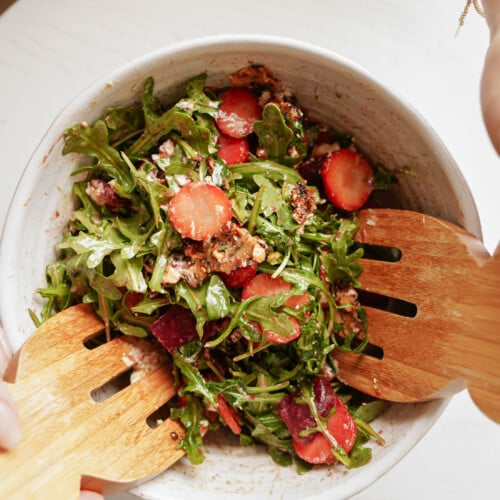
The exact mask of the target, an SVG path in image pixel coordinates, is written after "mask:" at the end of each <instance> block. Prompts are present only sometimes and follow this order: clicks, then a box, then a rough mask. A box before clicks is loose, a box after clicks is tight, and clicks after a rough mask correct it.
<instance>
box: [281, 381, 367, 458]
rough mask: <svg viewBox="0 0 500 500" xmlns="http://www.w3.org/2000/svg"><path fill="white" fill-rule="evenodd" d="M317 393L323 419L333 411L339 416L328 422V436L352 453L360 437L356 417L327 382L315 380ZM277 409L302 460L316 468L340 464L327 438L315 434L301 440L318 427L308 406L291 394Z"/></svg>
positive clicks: (315, 397)
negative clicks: (306, 431) (305, 431)
mask: <svg viewBox="0 0 500 500" xmlns="http://www.w3.org/2000/svg"><path fill="white" fill-rule="evenodd" d="M313 390H314V399H315V402H316V406H317V408H318V413H319V414H320V415H321V416H322V417H327V416H328V414H329V413H330V411H331V410H332V408H335V412H334V413H333V414H332V415H331V416H330V418H329V419H328V422H327V428H328V432H329V433H330V434H331V435H332V436H333V438H334V439H335V440H336V442H337V444H338V446H340V447H342V448H343V449H344V450H345V452H346V453H349V452H350V451H351V449H352V447H353V446H354V443H355V441H356V436H357V433H358V430H357V427H356V423H355V421H354V419H353V417H352V416H351V414H350V413H349V410H348V409H347V407H346V405H345V404H344V402H343V401H342V400H341V399H340V398H339V397H338V396H337V394H335V392H334V390H333V389H332V387H331V385H330V382H329V381H328V380H327V379H326V378H324V377H317V378H315V379H314V380H313ZM277 409H278V413H279V414H280V417H281V418H282V420H283V421H284V422H285V424H286V426H287V427H288V430H289V431H290V434H291V435H292V438H293V446H294V449H295V452H296V453H297V455H298V456H299V457H300V458H302V459H303V460H305V461H306V462H309V463H312V464H325V463H327V464H328V463H334V462H335V461H336V460H335V457H334V455H333V453H332V444H331V443H330V441H329V440H328V439H327V438H326V436H325V435H324V434H322V433H321V432H315V433H314V434H312V435H310V436H307V437H301V432H302V431H304V430H307V429H310V428H311V427H314V426H315V425H316V423H315V421H314V417H313V416H312V414H311V412H310V410H309V407H308V406H307V404H305V403H300V404H297V403H296V402H295V395H294V394H291V395H290V396H287V397H286V398H284V399H282V400H281V401H280V402H279V403H278V404H277Z"/></svg>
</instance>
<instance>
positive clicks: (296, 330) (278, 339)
mask: <svg viewBox="0 0 500 500" xmlns="http://www.w3.org/2000/svg"><path fill="white" fill-rule="evenodd" d="M273 321H274V322H275V323H276V322H277V321H278V319H277V318H273ZM288 321H290V323H292V325H293V333H292V334H291V335H290V336H289V337H284V336H283V335H279V334H278V333H276V332H275V331H274V330H271V329H269V328H266V329H265V330H264V337H265V338H266V340H267V341H268V342H270V343H271V344H288V342H291V341H292V340H295V339H298V338H299V337H300V333H301V332H300V325H299V322H298V321H297V320H296V319H295V318H294V317H293V316H288Z"/></svg>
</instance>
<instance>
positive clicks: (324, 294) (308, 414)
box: [36, 65, 394, 470]
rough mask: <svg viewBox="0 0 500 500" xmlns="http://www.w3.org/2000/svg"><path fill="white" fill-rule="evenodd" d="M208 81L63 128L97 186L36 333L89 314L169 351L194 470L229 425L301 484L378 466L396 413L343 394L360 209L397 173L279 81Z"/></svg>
mask: <svg viewBox="0 0 500 500" xmlns="http://www.w3.org/2000/svg"><path fill="white" fill-rule="evenodd" d="M206 80H207V75H205V74H202V75H198V76H195V77H193V78H192V79H190V80H189V81H188V82H187V84H186V94H185V95H184V96H183V97H182V98H181V99H180V100H178V101H177V102H175V103H174V104H173V105H172V104H167V105H165V104H164V103H162V102H160V101H159V100H158V99H157V98H156V97H155V94H154V79H153V78H148V79H147V80H146V81H145V83H144V88H143V91H142V98H141V101H140V102H138V103H133V104H131V105H129V106H119V107H112V108H108V109H107V110H106V112H105V114H104V116H103V117H102V119H100V120H97V121H95V122H94V123H92V124H89V123H87V122H80V123H77V124H75V125H73V126H71V127H69V128H68V129H67V130H66V131H65V133H64V148H63V154H77V155H85V160H84V161H80V162H79V163H80V166H79V167H78V168H77V169H76V170H75V172H74V174H84V178H83V179H82V180H79V181H77V182H75V184H74V186H73V193H74V195H75V198H77V199H78V202H79V203H78V206H77V208H76V210H74V211H73V214H72V215H71V218H70V220H69V224H68V226H67V229H66V231H65V232H64V235H63V239H62V241H61V242H60V243H59V244H58V250H59V251H60V258H59V259H58V260H57V261H55V262H54V263H52V264H50V265H49V266H48V268H47V276H48V284H47V286H46V287H44V288H42V289H41V290H40V294H41V295H42V297H44V298H46V299H47V302H46V305H45V308H44V310H43V311H42V315H41V319H40V320H38V319H37V320H36V321H37V322H38V321H43V320H44V319H46V318H47V317H49V316H50V315H51V314H52V313H53V312H54V310H55V309H56V310H61V309H63V308H66V307H68V306H71V305H73V304H75V303H79V302H86V303H91V304H93V305H94V308H95V309H96V311H97V312H98V314H99V316H100V317H101V318H102V319H103V321H104V323H105V327H106V333H107V338H110V337H111V336H112V335H114V334H116V333H119V334H124V335H131V336H135V337H147V338H151V339H152V341H155V342H157V343H158V344H159V345H160V346H161V347H162V348H164V349H165V350H166V351H168V353H169V355H170V356H171V358H172V366H173V368H174V371H175V379H176V381H177V390H178V401H177V404H174V405H172V403H169V406H170V407H171V406H173V408H171V414H172V416H173V417H174V418H178V419H179V420H180V421H181V422H182V423H183V424H184V427H185V428H186V435H185V436H184V438H183V439H182V442H181V444H180V446H181V448H182V449H184V450H185V451H186V453H187V456H188V458H189V460H190V461H191V462H192V463H200V462H202V461H203V459H204V455H203V452H202V449H203V437H202V435H203V434H204V433H205V431H206V430H207V429H217V428H218V427H219V426H223V427H227V428H228V429H229V430H230V431H231V432H232V433H233V434H235V435H236V436H238V437H239V440H240V442H241V443H242V444H243V445H245V446H248V445H250V444H253V443H259V444H263V445H265V446H266V447H267V449H268V451H269V453H270V455H271V457H272V458H273V459H274V460H275V461H276V462H278V463H280V464H289V463H290V462H291V461H292V460H294V461H295V462H296V463H297V465H298V468H299V469H300V470H303V469H305V468H306V467H307V466H309V465H311V464H331V463H335V462H341V463H342V464H343V465H344V466H346V467H349V468H352V467H357V466H359V465H364V464H365V463H367V462H369V460H370V457H371V448H369V447H365V446H364V445H365V443H366V442H367V441H369V440H370V439H372V438H373V439H375V440H376V441H378V442H379V443H383V439H382V437H381V436H380V435H379V434H377V433H376V432H375V431H374V430H373V429H372V428H371V427H370V425H369V423H368V422H369V421H371V420H372V419H373V418H374V417H376V416H377V415H378V414H379V413H380V411H381V409H382V408H383V403H382V402H380V401H372V400H371V399H369V398H368V397H364V396H363V395H362V394H360V393H357V392H356V391H354V390H353V389H352V388H350V387H347V386H345V385H344V384H342V382H340V381H339V380H338V379H337V378H336V369H335V359H334V356H333V355H334V353H335V350H336V349H342V350H347V351H349V352H360V351H361V350H362V349H363V347H364V345H366V330H367V325H366V318H365V314H364V310H363V308H362V305H361V304H360V302H359V300H358V294H357V291H356V288H355V287H356V285H357V277H358V275H359V273H360V271H361V266H360V264H359V262H358V260H359V258H360V256H361V254H362V249H356V248H355V247H354V245H353V237H354V234H355V232H356V230H357V223H356V215H355V211H356V210H358V209H360V208H362V207H363V206H364V205H365V204H366V203H367V202H368V201H369V200H373V193H374V192H376V191H377V190H378V189H384V190H385V189H388V188H389V187H390V186H391V181H392V180H393V178H394V174H393V173H389V172H387V171H386V170H385V169H384V168H383V167H381V166H378V167H377V168H375V167H373V166H371V165H370V164H369V162H368V161H367V160H366V159H365V158H364V156H363V155H362V154H361V153H360V152H358V151H357V150H356V147H355V144H354V142H353V140H352V138H350V137H346V136H341V135H339V133H338V132H336V131H335V130H333V129H331V128H328V127H326V126H324V125H320V124H317V123H315V122H314V121H312V120H310V119H309V117H308V116H307V113H306V112H305V110H303V109H302V108H301V107H300V104H299V103H298V102H297V100H296V98H295V97H294V96H293V95H292V94H291V93H290V92H289V91H288V90H287V89H285V88H284V87H283V85H282V83H281V81H280V79H279V78H278V77H277V76H276V75H274V73H273V72H272V70H271V69H270V68H268V67H264V66H261V65H250V66H246V67H243V68H240V69H238V70H237V71H235V72H234V73H232V74H231V75H229V79H228V85H227V86H225V87H222V88H209V87H207V84H206Z"/></svg>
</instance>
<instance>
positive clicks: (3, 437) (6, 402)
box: [0, 381, 104, 500]
mask: <svg viewBox="0 0 500 500" xmlns="http://www.w3.org/2000/svg"><path fill="white" fill-rule="evenodd" d="M21 438H22V431H21V425H20V424H19V419H18V418H17V412H16V408H15V405H14V402H13V401H12V398H11V397H10V394H9V392H8V390H7V387H6V386H5V384H4V383H3V382H1V381H0V448H3V449H11V448H14V447H15V446H17V445H18V444H19V443H20V441H21ZM80 500H104V497H103V496H102V495H100V494H99V493H96V492H94V491H82V492H80Z"/></svg>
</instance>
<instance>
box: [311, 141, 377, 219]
mask: <svg viewBox="0 0 500 500" xmlns="http://www.w3.org/2000/svg"><path fill="white" fill-rule="evenodd" d="M321 178H322V180H323V185H324V188H325V193H326V196H327V197H328V199H329V200H330V201H331V202H332V203H333V204H334V205H335V206H336V207H339V208H341V209H343V210H357V209H359V208H361V207H362V206H363V205H364V203H365V202H366V200H367V199H368V197H369V196H370V194H371V193H372V191H373V185H374V175H373V169H372V168H371V166H370V164H369V163H368V162H367V161H366V160H365V159H364V158H363V157H362V156H361V155H360V154H359V153H356V152H355V151H353V150H352V149H340V150H338V151H334V152H333V153H330V154H329V155H328V156H327V157H326V158H325V160H324V161H323V164H322V166H321Z"/></svg>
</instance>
